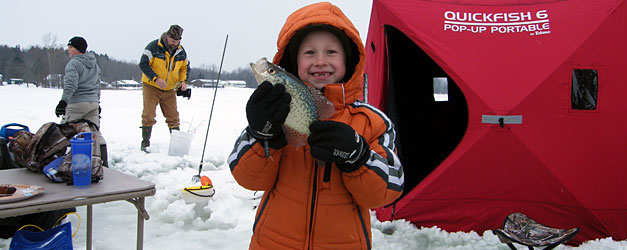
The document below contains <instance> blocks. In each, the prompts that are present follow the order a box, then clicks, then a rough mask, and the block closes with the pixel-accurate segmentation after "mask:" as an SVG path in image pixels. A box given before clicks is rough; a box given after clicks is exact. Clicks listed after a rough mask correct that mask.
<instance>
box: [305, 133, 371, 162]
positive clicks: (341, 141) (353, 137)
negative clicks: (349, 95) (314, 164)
mask: <svg viewBox="0 0 627 250" xmlns="http://www.w3.org/2000/svg"><path fill="white" fill-rule="evenodd" d="M309 130H310V131H311V134H310V135H309V138H308V139H307V142H308V143H309V146H311V156H313V157H314V158H316V159H319V160H323V161H332V162H335V163H336V164H337V166H338V167H339V168H340V169H341V170H342V171H344V172H353V171H355V170H357V169H359V168H360V167H361V166H362V165H364V164H365V163H366V161H368V158H369V157H370V146H369V145H368V142H366V140H364V138H363V137H362V136H361V135H359V134H358V133H357V132H355V130H354V129H353V128H352V127H351V126H348V125H347V124H345V123H341V122H336V121H315V122H313V123H312V124H311V125H310V126H309Z"/></svg>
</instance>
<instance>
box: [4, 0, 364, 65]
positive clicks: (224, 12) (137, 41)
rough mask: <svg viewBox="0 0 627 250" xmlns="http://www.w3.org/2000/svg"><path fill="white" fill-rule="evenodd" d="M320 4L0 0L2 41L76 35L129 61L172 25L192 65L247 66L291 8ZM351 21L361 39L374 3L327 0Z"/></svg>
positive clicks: (32, 42) (24, 44) (34, 42)
mask: <svg viewBox="0 0 627 250" xmlns="http://www.w3.org/2000/svg"><path fill="white" fill-rule="evenodd" d="M314 2H317V1H303V0H203V1H200V0H199V1H188V0H180V1H163V0H152V1H144V0H126V1H122V0H106V1H84V0H83V1H79V0H61V1H59V0H19V1H3V3H2V6H3V8H2V9H3V10H4V11H2V21H0V34H1V35H0V44H3V45H8V46H15V45H19V46H20V47H21V48H23V49H26V48H28V47H31V46H43V45H44V36H46V35H47V34H48V35H51V36H52V37H53V38H54V37H55V36H56V44H57V45H58V46H63V47H64V48H65V47H66V44H67V41H68V40H69V39H70V38H72V37H73V36H82V37H84V38H85V39H86V40H87V43H88V50H93V51H95V52H96V53H98V54H107V55H109V57H112V58H115V59H117V60H122V61H127V62H138V61H139V58H140V56H141V53H142V51H143V49H144V47H145V46H146V44H148V42H150V41H152V40H154V39H157V38H158V37H159V36H160V35H161V33H163V32H165V31H166V30H167V29H168V27H169V26H170V25H171V24H179V25H180V26H181V27H183V29H184V32H183V39H182V40H181V43H182V44H183V46H184V47H185V50H186V51H187V54H188V58H189V60H190V62H191V64H192V67H201V66H202V65H203V64H204V65H206V66H210V65H215V67H216V68H217V67H219V66H220V58H221V56H222V50H223V48H224V41H225V39H226V36H227V35H229V40H228V44H227V49H226V54H225V58H224V65H223V69H224V70H227V71H231V70H234V69H236V68H238V67H247V65H248V63H250V62H253V61H256V60H257V59H259V58H261V57H268V58H272V56H274V53H275V52H276V39H277V36H278V33H279V31H280V29H281V27H282V26H283V23H284V22H285V19H286V18H287V16H288V15H289V14H291V13H292V12H293V11H295V10H297V9H299V8H301V7H303V6H306V5H308V4H311V3H314ZM329 2H331V3H333V4H334V5H336V6H338V7H339V8H340V9H342V11H343V12H344V14H345V15H346V16H347V17H348V18H349V19H350V20H351V21H352V22H353V24H354V25H355V27H356V28H357V29H358V30H359V32H360V35H361V37H362V40H363V41H365V39H366V35H367V32H368V24H369V22H370V12H371V8H372V0H331V1H329Z"/></svg>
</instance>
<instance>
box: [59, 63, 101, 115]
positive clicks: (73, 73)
mask: <svg viewBox="0 0 627 250" xmlns="http://www.w3.org/2000/svg"><path fill="white" fill-rule="evenodd" d="M99 83H100V68H99V67H98V64H96V54H95V53H94V52H93V51H88V52H87V53H85V54H78V55H74V56H72V58H70V61H69V62H68V63H67V65H66V66H65V76H63V96H61V100H64V101H65V102H66V103H68V104H69V103H77V102H97V101H99V100H100V84H99Z"/></svg>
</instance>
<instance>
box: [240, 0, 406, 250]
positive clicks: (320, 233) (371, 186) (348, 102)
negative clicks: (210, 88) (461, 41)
mask: <svg viewBox="0 0 627 250" xmlns="http://www.w3.org/2000/svg"><path fill="white" fill-rule="evenodd" d="M310 24H329V25H333V26H335V27H337V28H340V29H341V30H343V31H344V32H345V34H346V35H347V36H348V37H349V39H350V40H351V41H352V42H353V43H354V44H355V45H356V48H357V51H354V53H357V52H358V53H359V59H358V60H359V61H358V62H357V63H356V66H355V69H354V72H355V73H354V74H353V75H352V77H351V78H350V79H349V80H348V81H347V82H346V83H343V84H342V83H337V84H329V85H326V86H325V88H324V94H325V96H326V97H327V98H328V99H329V100H331V101H332V102H333V103H334V105H335V112H334V114H333V116H332V117H331V118H330V120H334V121H340V122H343V123H346V124H349V125H350V126H351V127H353V128H354V129H355V131H357V133H359V134H360V135H361V136H363V137H364V138H365V139H366V140H367V141H368V144H369V145H370V150H371V151H370V158H369V159H368V161H367V162H366V163H365V165H363V166H362V167H361V168H359V169H358V170H356V171H354V172H351V173H346V172H342V171H341V170H340V169H339V168H338V167H337V166H335V164H328V165H327V166H321V165H318V164H317V163H316V160H315V159H314V158H313V157H312V156H311V154H310V152H309V151H310V147H309V145H305V146H302V147H299V148H295V147H293V146H291V145H287V146H285V147H283V148H281V149H278V150H275V149H272V148H271V149H270V153H271V157H268V158H266V157H265V151H264V147H263V143H260V141H257V140H256V139H255V138H253V137H252V136H251V135H249V134H248V133H247V132H246V131H244V132H243V133H242V135H241V136H240V137H239V138H238V140H237V141H236V143H235V147H234V149H233V153H232V154H231V155H230V156H229V159H228V163H229V166H230V168H231V172H232V174H233V176H234V178H235V180H236V181H237V182H238V183H239V184H240V185H241V186H243V187H244V188H247V189H250V190H263V191H265V193H264V196H263V199H262V200H261V203H260V205H259V207H258V209H257V215H256V218H255V223H254V225H253V236H252V239H251V243H250V249H371V248H372V236H371V232H370V213H369V209H371V208H376V207H380V206H383V205H386V204H389V203H391V202H393V201H394V200H395V199H397V198H398V197H399V196H400V195H401V192H402V190H403V171H402V166H401V164H400V162H399V160H398V157H397V156H396V154H395V146H394V139H395V136H396V134H395V131H394V129H393V124H392V123H391V122H390V120H389V119H388V118H387V117H386V116H385V115H384V114H383V113H382V112H381V111H379V110H377V109H376V108H374V107H372V106H370V105H368V104H365V103H361V102H359V101H358V99H359V98H360V97H361V96H362V91H363V90H362V86H361V84H362V81H363V68H364V56H365V50H364V47H363V45H362V42H361V39H360V37H359V33H358V31H357V30H356V29H355V27H354V26H353V25H352V23H351V22H350V21H349V20H348V19H347V18H346V17H345V16H344V14H343V13H342V12H341V11H340V9H338V8H337V7H335V6H333V5H331V4H329V3H318V4H313V5H310V6H306V7H304V8H302V9H300V10H297V11H296V12H294V13H293V14H292V15H290V16H289V17H288V19H287V21H286V23H285V25H284V27H283V29H282V30H281V32H280V34H279V39H278V43H277V45H278V52H277V53H276V55H275V57H274V60H273V62H274V63H275V64H279V62H280V61H281V59H282V58H283V56H284V53H285V51H286V47H287V45H288V43H289V41H290V38H291V37H292V36H293V35H294V34H295V32H296V31H298V30H299V29H301V28H303V27H305V26H307V25H310ZM288 61H289V60H288Z"/></svg>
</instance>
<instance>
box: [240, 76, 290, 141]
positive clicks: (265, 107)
mask: <svg viewBox="0 0 627 250" xmlns="http://www.w3.org/2000/svg"><path fill="white" fill-rule="evenodd" d="M291 100H292V98H291V96H290V94H288V93H287V92H285V86H283V85H281V84H277V85H272V84H271V83H270V82H268V81H264V82H262V83H261V84H260V85H259V86H258V87H257V89H256V90H255V91H254V92H253V94H252V95H251V96H250V99H249V100H248V103H247V104H246V118H248V132H249V133H250V134H251V135H253V136H254V137H255V138H257V139H259V140H267V141H268V142H269V146H270V147H272V148H274V149H279V148H282V147H284V146H285V145H286V144H287V141H286V139H285V136H284V135H283V133H282V129H281V127H282V126H283V123H284V122H285V119H286V118H287V114H288V113H289V112H290V107H289V104H290V101H291Z"/></svg>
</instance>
